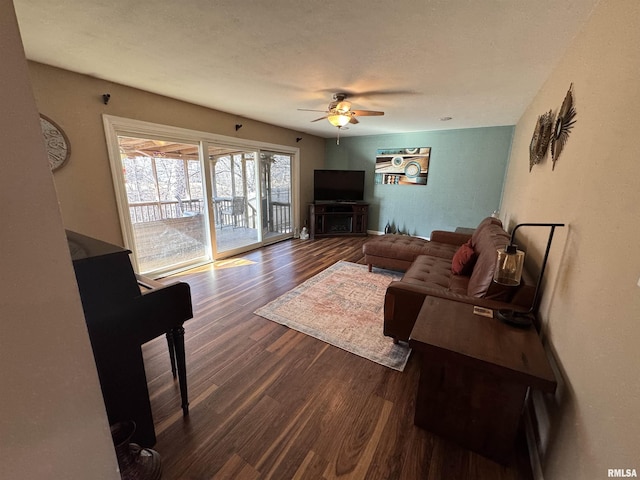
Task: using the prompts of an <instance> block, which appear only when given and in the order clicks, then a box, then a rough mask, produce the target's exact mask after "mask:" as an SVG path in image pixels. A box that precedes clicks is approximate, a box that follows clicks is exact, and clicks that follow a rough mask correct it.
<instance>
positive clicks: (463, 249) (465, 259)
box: [451, 240, 476, 275]
mask: <svg viewBox="0 0 640 480" xmlns="http://www.w3.org/2000/svg"><path fill="white" fill-rule="evenodd" d="M475 263H476V253H475V252H474V251H473V248H472V247H471V240H469V241H468V242H467V243H464V244H462V245H460V248H458V250H456V253H455V254H454V255H453V260H452V261H451V273H453V274H454V275H467V274H469V273H471V270H473V265H474V264H475Z"/></svg>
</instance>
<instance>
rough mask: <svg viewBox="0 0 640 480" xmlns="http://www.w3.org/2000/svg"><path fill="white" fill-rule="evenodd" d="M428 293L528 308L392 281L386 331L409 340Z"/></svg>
mask: <svg viewBox="0 0 640 480" xmlns="http://www.w3.org/2000/svg"><path fill="white" fill-rule="evenodd" d="M427 296H433V297H440V298H446V299H449V300H454V301H456V302H462V303H468V304H471V305H478V306H480V307H485V308H490V309H492V310H499V309H501V308H504V309H513V310H517V311H523V312H525V311H527V308H526V307H522V306H520V305H516V304H513V303H507V302H501V301H498V300H490V299H487V298H478V297H470V296H468V295H464V294H459V293H454V292H451V291H449V290H446V289H443V288H438V287H428V286H423V285H416V284H412V283H407V282H403V281H395V282H391V283H390V284H389V286H388V287H387V292H386V295H385V297H384V330H383V333H384V334H385V335H386V336H388V337H393V338H394V339H395V340H402V341H408V340H409V337H410V335H411V331H412V330H413V325H414V324H415V321H416V318H417V317H418V313H419V312H420V309H421V308H422V304H423V303H424V299H425V298H426V297H427Z"/></svg>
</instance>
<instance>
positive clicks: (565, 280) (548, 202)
mask: <svg viewBox="0 0 640 480" xmlns="http://www.w3.org/2000/svg"><path fill="white" fill-rule="evenodd" d="M639 25H640V2H638V1H637V0H603V1H602V2H601V3H600V4H599V5H598V6H597V7H596V9H595V10H594V12H593V14H592V17H591V19H590V21H589V22H588V24H587V25H586V26H585V28H584V29H583V31H582V32H581V33H580V34H579V35H578V36H577V37H576V38H575V40H574V42H573V43H572V44H571V46H570V48H569V49H568V51H567V53H566V55H565V57H564V58H563V60H562V61H561V62H560V64H559V65H558V66H557V68H556V69H555V71H554V72H553V74H552V75H551V76H550V78H549V79H548V81H547V82H546V84H545V85H544V86H543V88H542V89H541V91H540V92H539V93H538V95H537V96H536V97H535V99H534V100H533V102H532V103H531V105H530V106H529V107H528V109H527V111H526V112H525V114H524V115H523V116H522V118H521V119H520V121H519V122H518V125H517V128H516V132H515V136H514V142H513V149H512V154H511V159H510V163H509V167H508V172H507V176H506V183H505V190H504V195H503V201H502V207H501V211H502V217H503V220H505V221H506V222H507V224H508V226H511V227H512V226H513V225H514V224H515V223H519V222H535V221H560V222H565V223H567V224H568V226H567V228H564V229H561V230H560V231H559V232H558V235H557V238H556V240H555V241H554V244H553V246H552V251H551V257H550V262H549V269H548V275H546V277H547V281H546V287H545V293H544V298H543V302H542V307H541V315H542V317H543V319H544V322H545V326H544V328H545V334H546V338H547V341H548V343H549V346H550V350H551V351H552V352H553V355H554V356H555V357H556V360H557V363H558V365H559V368H560V370H561V377H562V380H561V388H560V390H559V392H558V394H557V395H556V398H555V399H554V398H543V397H542V396H540V395H535V396H534V399H535V405H536V414H537V418H538V422H539V424H540V435H541V444H542V445H541V447H542V451H543V458H542V463H543V466H544V468H543V470H544V478H545V479H547V480H549V479H551V480H553V479H557V480H563V479H571V478H575V479H578V478H580V479H599V478H607V470H608V469H610V468H636V469H637V470H638V471H640V413H639V412H638V407H639V406H640V381H639V377H638V372H639V370H640V353H639V352H640V288H639V287H638V285H637V282H638V277H640V250H639V249H638V238H640V142H638V141H637V138H638V135H639V132H640V87H639V85H640V83H639V82H640V28H639ZM541 34H544V32H541ZM571 83H573V90H574V98H575V106H576V109H577V117H576V120H577V121H576V124H575V126H574V128H573V131H572V132H571V134H570V137H569V140H568V143H567V145H566V146H565V149H564V151H563V152H562V155H561V156H560V158H559V160H558V161H557V163H556V167H555V171H552V170H551V160H550V159H549V158H548V159H547V160H546V161H545V162H544V163H542V164H541V165H538V166H534V168H533V171H532V172H531V173H529V171H528V149H529V142H530V140H531V135H532V133H533V130H534V126H535V123H536V120H537V117H538V115H540V114H542V113H544V112H545V111H548V110H549V109H554V112H557V110H558V109H559V107H560V105H561V104H562V100H563V99H564V96H565V93H566V91H567V89H568V88H569V85H570V84H571ZM534 233H535V235H534ZM545 235H546V232H545V233H542V234H538V233H536V232H534V231H532V230H531V229H529V230H525V229H524V228H523V229H522V236H523V238H524V237H528V238H527V241H529V242H531V240H533V243H531V246H530V249H535V250H537V252H536V254H535V255H533V257H534V259H535V260H537V262H539V259H540V257H541V255H540V250H541V249H542V248H543V247H544V243H545V238H544V237H545Z"/></svg>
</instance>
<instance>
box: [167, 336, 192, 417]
mask: <svg viewBox="0 0 640 480" xmlns="http://www.w3.org/2000/svg"><path fill="white" fill-rule="evenodd" d="M171 331H172V333H173V335H172V336H173V345H174V348H175V354H176V355H175V358H176V363H177V367H178V381H179V382H180V396H181V398H182V414H183V415H184V416H187V415H189V398H188V393H187V362H186V359H185V352H184V328H183V327H177V328H172V329H171Z"/></svg>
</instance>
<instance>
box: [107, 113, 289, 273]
mask: <svg viewBox="0 0 640 480" xmlns="http://www.w3.org/2000/svg"><path fill="white" fill-rule="evenodd" d="M103 119H104V124H105V134H106V137H107V145H108V148H109V158H110V162H111V173H112V177H113V182H114V189H115V192H116V199H117V202H118V212H119V214H120V223H121V226H122V232H123V238H124V243H125V246H126V247H127V248H129V249H130V250H131V251H132V253H133V256H132V261H133V263H134V268H135V269H136V271H137V272H139V273H142V274H145V275H149V276H153V277H160V276H163V275H165V274H168V273H171V272H175V271H178V270H183V269H186V268H190V267H193V266H196V265H199V264H203V263H206V262H210V261H212V260H217V259H221V258H224V257H228V256H230V255H235V254H239V253H242V252H245V251H248V250H251V249H253V248H257V247H260V246H262V245H265V244H268V243H272V242H275V241H279V240H282V239H285V238H290V237H292V236H293V232H294V230H295V227H296V225H297V218H296V217H297V215H298V210H297V209H296V208H295V198H296V195H297V190H296V189H297V181H296V180H297V175H298V170H297V168H296V164H297V155H298V149H297V148H291V147H281V148H276V147H279V146H277V145H269V144H259V143H257V142H251V141H249V140H238V139H236V138H228V137H221V136H218V135H213V134H210V133H204V132H195V131H192V130H185V129H179V128H176V127H167V126H163V125H156V124H150V123H148V122H140V121H137V120H129V119H122V118H118V117H112V116H109V115H104V116H103Z"/></svg>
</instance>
